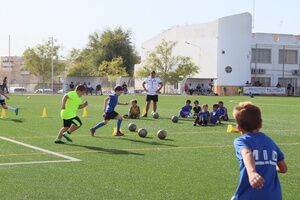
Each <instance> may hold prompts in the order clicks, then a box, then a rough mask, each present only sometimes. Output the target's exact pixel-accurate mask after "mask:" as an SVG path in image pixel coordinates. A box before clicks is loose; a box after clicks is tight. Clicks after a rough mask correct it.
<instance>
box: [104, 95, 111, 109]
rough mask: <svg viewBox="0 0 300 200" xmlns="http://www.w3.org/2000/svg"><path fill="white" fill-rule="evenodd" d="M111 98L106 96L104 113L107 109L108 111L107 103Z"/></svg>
mask: <svg viewBox="0 0 300 200" xmlns="http://www.w3.org/2000/svg"><path fill="white" fill-rule="evenodd" d="M109 99H110V97H106V98H105V99H104V108H103V112H104V113H105V111H106V107H107V103H108V101H109Z"/></svg>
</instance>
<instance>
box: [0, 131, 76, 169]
mask: <svg viewBox="0 0 300 200" xmlns="http://www.w3.org/2000/svg"><path fill="white" fill-rule="evenodd" d="M0 139H1V140H5V141H8V142H12V143H15V144H18V145H21V146H25V147H27V148H30V149H34V150H37V151H41V152H44V153H47V154H50V155H54V156H57V157H61V158H64V159H66V160H54V161H32V162H17V163H1V164H0V165H24V164H39V163H57V162H76V161H80V160H79V159H77V158H74V157H71V156H66V155H63V154H60V153H56V152H54V151H49V150H47V149H43V148H40V147H36V146H32V145H30V144H25V143H23V142H19V141H16V140H12V139H9V138H6V137H2V136H0Z"/></svg>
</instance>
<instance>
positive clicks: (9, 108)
mask: <svg viewBox="0 0 300 200" xmlns="http://www.w3.org/2000/svg"><path fill="white" fill-rule="evenodd" d="M1 105H2V108H3V109H7V110H12V111H14V112H15V113H16V115H18V114H19V108H15V107H13V106H7V105H6V103H5V102H3V103H1Z"/></svg>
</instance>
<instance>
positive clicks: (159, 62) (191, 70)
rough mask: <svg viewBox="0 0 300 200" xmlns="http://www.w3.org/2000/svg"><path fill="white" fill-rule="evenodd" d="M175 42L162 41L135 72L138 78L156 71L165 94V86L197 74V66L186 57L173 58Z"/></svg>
mask: <svg viewBox="0 0 300 200" xmlns="http://www.w3.org/2000/svg"><path fill="white" fill-rule="evenodd" d="M176 44H177V43H176V42H173V41H166V40H162V42H161V43H160V44H159V45H158V46H156V47H155V50H154V51H152V52H149V54H148V57H147V58H146V60H145V62H144V64H143V67H142V68H141V69H140V70H138V71H137V74H136V76H137V77H138V78H142V77H146V76H148V75H149V73H150V72H151V71H156V73H157V75H158V76H159V77H160V78H161V80H162V81H163V83H164V88H163V91H164V93H165V86H166V84H176V83H178V82H179V81H181V80H183V79H184V78H186V77H188V76H192V75H194V74H196V73H198V70H199V68H198V66H197V65H196V64H195V63H194V62H193V61H192V59H191V58H190V57H187V56H173V49H174V47H175V46H176Z"/></svg>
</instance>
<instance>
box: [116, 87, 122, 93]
mask: <svg viewBox="0 0 300 200" xmlns="http://www.w3.org/2000/svg"><path fill="white" fill-rule="evenodd" d="M119 91H123V87H122V86H116V87H115V92H119Z"/></svg>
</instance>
